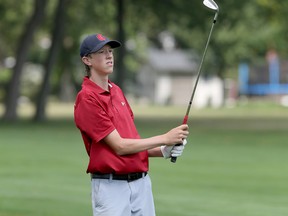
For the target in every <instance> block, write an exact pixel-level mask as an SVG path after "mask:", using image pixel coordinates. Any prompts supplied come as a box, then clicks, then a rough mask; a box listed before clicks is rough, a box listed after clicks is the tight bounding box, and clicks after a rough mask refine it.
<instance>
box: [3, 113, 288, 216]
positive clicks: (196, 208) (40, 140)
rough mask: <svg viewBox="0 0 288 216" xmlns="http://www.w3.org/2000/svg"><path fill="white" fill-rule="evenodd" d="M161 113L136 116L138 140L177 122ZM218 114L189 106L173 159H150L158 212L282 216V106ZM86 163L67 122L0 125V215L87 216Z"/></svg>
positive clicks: (285, 211) (287, 121) (287, 209)
mask: <svg viewBox="0 0 288 216" xmlns="http://www.w3.org/2000/svg"><path fill="white" fill-rule="evenodd" d="M157 109H158V108H157ZM165 112H166V111H163V112H162V115H161V116H160V117H158V118H157V117H155V116H156V114H155V115H152V117H149V115H148V114H147V115H146V114H145V113H144V114H143V115H139V117H138V118H136V124H137V127H138V129H139V132H140V134H141V136H142V137H148V136H151V135H156V134H158V133H162V132H165V131H166V130H168V129H170V128H171V127H173V126H176V125H178V124H179V123H181V117H179V116H178V115H173V117H170V118H167V116H169V115H168V112H167V115H166V114H165ZM180 112H181V111H180ZM200 112H201V113H200ZM205 112H206V113H207V115H205ZM225 112H226V115H225ZM225 112H224V114H223V112H222V113H221V111H220V110H218V111H210V110H206V111H193V113H192V115H195V117H191V119H190V121H189V125H190V136H189V139H188V145H187V146H186V149H185V152H184V154H183V156H182V157H181V158H179V159H178V161H177V163H176V164H172V163H170V161H169V160H164V159H162V158H152V159H150V176H151V178H152V184H153V192H154V199H155V205H156V209H157V215H158V216H170V215H171V216H172V215H173V216H175V215H177V216H286V215H288V206H287V203H288V184H287V182H288V172H287V171H288V169H287V166H288V165H287V164H288V157H287V152H288V144H287V129H288V118H287V116H286V111H285V110H283V111H282V113H283V115H280V114H279V112H275V113H274V112H272V111H270V114H269V116H272V117H268V116H267V115H265V113H262V115H260V114H259V112H256V113H258V115H255V116H256V117H253V115H250V116H249V117H248V118H247V117H245V116H244V115H241V111H239V112H238V114H237V111H236V114H235V116H236V117H233V115H232V113H233V112H232V110H231V111H230V110H227V111H225ZM254 112H255V111H254ZM139 113H141V111H139V110H136V116H138V115H137V114H139ZM155 113H156V112H155ZM198 113H200V114H199V115H198ZM213 113H214V114H213ZM273 113H274V114H273ZM170 116H171V114H170ZM175 116H176V117H175ZM281 116H282V117H281ZM87 160H88V159H87V156H86V152H85V149H84V145H83V143H82V140H81V137H80V133H79V132H78V130H77V129H76V128H75V127H74V124H73V121H71V120H53V121H49V122H47V123H43V124H31V123H29V122H27V121H23V122H20V123H17V124H8V123H3V122H2V123H0V216H46V215H47V216H68V215H69V216H74V215H75V216H76V215H77V216H79V215H91V205H90V202H91V201H90V180H89V176H88V175H86V174H85V170H86V165H87Z"/></svg>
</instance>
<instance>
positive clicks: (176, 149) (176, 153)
mask: <svg viewBox="0 0 288 216" xmlns="http://www.w3.org/2000/svg"><path fill="white" fill-rule="evenodd" d="M186 144H187V140H186V139H184V140H183V143H182V145H179V146H161V151H162V154H163V157H164V158H165V159H167V158H170V157H180V156H181V155H182V153H183V151H184V148H185V145H186Z"/></svg>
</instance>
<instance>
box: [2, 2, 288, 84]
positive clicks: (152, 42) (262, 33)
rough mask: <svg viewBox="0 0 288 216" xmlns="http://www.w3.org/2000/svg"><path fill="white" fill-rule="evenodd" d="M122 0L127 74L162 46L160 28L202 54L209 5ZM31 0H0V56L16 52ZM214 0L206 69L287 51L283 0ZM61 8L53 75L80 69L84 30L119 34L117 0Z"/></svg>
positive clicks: (35, 51)
mask: <svg viewBox="0 0 288 216" xmlns="http://www.w3.org/2000/svg"><path fill="white" fill-rule="evenodd" d="M123 2H124V17H125V20H124V30H125V32H126V39H127V43H128V42H131V41H134V42H133V43H134V44H135V46H134V48H133V49H130V50H129V48H128V53H127V55H128V56H127V59H126V60H125V64H126V67H127V71H128V76H127V79H131V80H133V77H134V75H135V74H136V73H137V71H138V70H139V69H140V68H141V65H142V64H143V62H145V61H143V60H144V59H145V55H146V51H147V48H148V47H149V46H160V43H159V33H161V32H162V31H169V32H171V33H172V34H173V35H174V36H175V38H176V41H177V48H181V49H193V50H195V51H196V52H197V53H198V54H199V55H202V52H203V49H204V45H205V42H206V40H207V36H208V32H209V29H210V27H211V24H212V19H213V16H214V12H213V11H211V10H209V9H207V8H206V7H205V6H203V4H202V0H199V1H186V0H166V1H164V2H163V1H154V0H146V1H140V0H124V1H123ZM32 3H34V2H33V1H32V0H23V1H20V2H19V1H17V0H10V1H1V2H0V14H1V15H0V16H1V22H0V29H1V36H0V62H2V61H3V59H4V58H6V57H7V56H15V53H16V47H17V43H18V41H19V38H20V36H21V33H22V31H23V29H25V23H26V21H27V20H28V18H29V16H30V15H31V13H32V11H31V10H32V9H33V5H32ZM217 3H218V5H219V7H220V13H219V16H218V21H217V24H216V25H215V29H214V32H213V35H212V38H211V43H210V46H209V49H208V53H207V59H206V61H205V65H204V67H206V69H207V71H210V72H212V73H217V74H219V75H221V76H225V75H227V73H228V72H231V71H235V72H236V71H237V66H238V63H239V61H241V60H243V59H250V60H253V59H258V58H264V56H265V53H266V51H267V50H268V49H269V48H275V49H276V50H277V51H278V52H279V53H280V55H281V57H282V58H286V57H287V48H288V45H287V40H288V38H287V37H288V27H287V24H286V22H287V21H286V20H287V12H288V2H287V1H269V0H256V1H249V0H243V1H237V0H231V1H220V0H219V1H217ZM56 4H57V1H56V0H54V1H49V4H48V6H47V8H46V18H45V21H44V23H43V25H42V26H41V29H39V31H38V32H37V34H36V35H35V37H34V38H35V41H34V44H33V46H32V48H31V50H30V53H29V58H28V60H29V61H31V62H35V63H40V64H43V61H44V60H45V58H46V55H47V51H48V50H47V49H43V48H41V46H40V45H39V44H40V41H41V40H43V37H46V38H48V39H49V38H51V29H52V28H53V25H54V23H53V20H54V19H53V17H54V15H55V13H54V12H55V6H56ZM65 12H66V22H65V23H66V25H65V36H64V40H63V43H62V46H61V51H60V55H59V58H58V62H57V65H58V66H57V68H58V69H57V70H55V73H58V75H56V76H55V77H58V78H59V79H60V77H61V73H62V72H63V71H64V70H66V71H67V70H68V71H70V72H71V73H72V74H74V75H75V74H77V73H79V71H83V69H82V67H81V64H79V63H77V62H78V61H79V54H78V53H79V43H80V41H81V39H82V38H83V37H84V36H85V35H86V34H90V33H95V32H101V33H104V34H105V35H108V36H110V37H111V38H117V29H118V20H117V0H98V1H95V0H85V1H69V4H68V5H67V8H66V10H65ZM139 35H141V37H140V36H139ZM143 38H144V39H143ZM142 39H143V40H142ZM143 41H145V42H144V43H142V42H143ZM124 43H125V42H123V44H124ZM79 65H80V69H79ZM116 67H117V66H116ZM75 77H77V76H76V75H75ZM59 79H55V80H54V79H53V85H54V86H57V85H58V86H59V82H60V80H59ZM79 82H80V81H79Z"/></svg>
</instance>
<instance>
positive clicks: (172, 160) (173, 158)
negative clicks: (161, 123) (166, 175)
mask: <svg viewBox="0 0 288 216" xmlns="http://www.w3.org/2000/svg"><path fill="white" fill-rule="evenodd" d="M187 122H188V113H186V115H185V116H184V119H183V122H182V124H187ZM180 145H182V143H179V144H176V145H175V146H180ZM170 161H171V162H172V163H176V161H177V157H171V159H170Z"/></svg>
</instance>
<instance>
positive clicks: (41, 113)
mask: <svg viewBox="0 0 288 216" xmlns="http://www.w3.org/2000/svg"><path fill="white" fill-rule="evenodd" d="M66 8H67V0H59V1H58V6H57V10H56V14H55V19H54V29H53V33H52V45H51V47H50V50H49V54H48V57H47V59H46V62H45V64H44V71H45V74H44V79H43V83H42V86H41V89H40V92H39V95H38V98H37V106H36V113H35V116H34V120H35V121H43V120H44V119H45V108H46V104H47V97H48V95H49V92H50V77H51V73H52V69H53V66H54V65H55V63H56V59H57V56H58V55H57V53H58V51H59V49H60V45H61V42H62V39H63V33H64V20H65V17H64V16H65V9H66Z"/></svg>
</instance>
